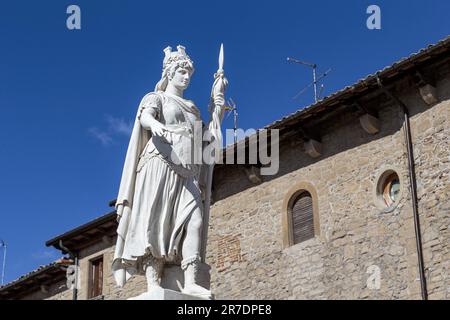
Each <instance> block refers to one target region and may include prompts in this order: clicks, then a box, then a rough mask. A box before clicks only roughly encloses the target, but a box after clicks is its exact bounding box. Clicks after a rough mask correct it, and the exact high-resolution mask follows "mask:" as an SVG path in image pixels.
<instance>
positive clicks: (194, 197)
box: [112, 46, 226, 296]
mask: <svg viewBox="0 0 450 320" xmlns="http://www.w3.org/2000/svg"><path fill="white" fill-rule="evenodd" d="M177 49H178V50H177V51H176V52H172V51H171V48H170V47H168V48H166V49H165V50H164V52H165V58H164V62H163V73H162V78H161V80H160V81H159V82H158V84H157V85H156V88H155V91H154V92H150V93H148V94H147V95H145V96H144V98H143V99H142V101H141V103H140V105H139V108H138V111H137V115H136V119H135V123H134V127H133V131H132V135H131V139H130V143H129V146H128V150H127V155H126V159H125V164H124V169H123V173H122V179H121V183H120V190H119V194H118V197H117V202H116V208H117V214H118V219H119V226H118V230H117V233H118V238H117V244H116V249H115V256H114V260H113V265H112V269H113V273H114V276H115V279H116V282H117V284H118V285H119V286H123V285H124V284H125V282H126V281H127V280H128V278H129V277H130V276H132V275H134V274H145V276H146V279H147V284H148V290H149V291H150V290H152V289H153V288H156V287H159V286H160V281H161V274H162V270H163V266H164V264H165V263H167V262H175V263H176V262H180V264H181V268H182V270H184V277H185V284H184V290H183V293H186V294H191V295H199V296H210V291H209V290H207V289H205V288H203V287H201V286H199V285H198V284H197V283H196V276H197V272H198V267H199V263H200V250H201V249H200V248H201V239H202V236H201V233H202V223H203V210H204V209H203V202H202V190H203V192H205V190H204V186H205V182H204V180H205V179H204V177H205V174H204V173H205V170H204V168H205V165H202V163H201V162H200V163H198V161H193V160H194V157H193V154H194V153H196V152H197V155H198V154H200V155H201V154H202V148H203V147H204V143H202V142H201V141H200V143H199V141H194V139H195V138H196V135H195V134H194V131H195V130H194V129H195V128H196V126H197V128H198V125H199V124H200V128H202V127H203V129H201V130H207V129H209V128H214V129H216V130H217V129H218V130H219V131H220V121H221V119H222V117H223V109H224V98H223V90H224V87H225V85H226V79H224V78H223V74H222V75H221V76H222V79H223V81H222V84H223V86H222V87H223V88H222V90H215V93H213V94H212V96H213V97H212V98H213V101H214V106H213V109H214V110H212V111H213V113H215V117H212V120H211V121H210V123H209V124H208V126H205V125H203V126H202V124H203V123H202V122H201V121H202V120H201V118H200V112H199V110H198V108H197V107H196V106H195V104H194V103H193V102H192V101H190V100H187V99H185V98H184V97H183V92H184V90H186V88H187V87H188V85H189V82H190V79H191V76H192V74H193V72H194V66H193V62H192V61H191V59H190V58H189V56H188V55H187V54H186V52H185V49H184V47H182V46H178V47H177ZM216 78H217V76H216ZM213 91H214V90H213ZM197 138H198V137H197ZM200 138H202V137H200Z"/></svg>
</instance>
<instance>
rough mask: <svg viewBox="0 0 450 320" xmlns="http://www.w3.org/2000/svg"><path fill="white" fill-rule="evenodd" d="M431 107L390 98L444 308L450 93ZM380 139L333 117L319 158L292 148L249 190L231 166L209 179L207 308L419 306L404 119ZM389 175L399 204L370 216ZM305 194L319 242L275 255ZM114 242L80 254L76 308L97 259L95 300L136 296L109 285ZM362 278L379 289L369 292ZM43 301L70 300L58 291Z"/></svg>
mask: <svg viewBox="0 0 450 320" xmlns="http://www.w3.org/2000/svg"><path fill="white" fill-rule="evenodd" d="M437 87H438V95H439V99H440V102H439V103H438V104H436V105H434V106H432V107H429V106H426V105H425V104H424V102H423V101H422V99H421V98H420V96H419V95H418V93H417V92H416V91H415V90H408V91H407V92H408V94H406V95H403V96H401V97H400V98H401V99H402V100H403V101H404V102H405V104H406V105H408V107H410V108H411V130H412V136H413V144H414V152H415V163H416V173H417V183H418V197H419V212H420V222H421V230H422V235H423V238H422V239H423V244H424V245H423V249H424V259H425V267H426V268H427V272H426V275H427V281H428V290H429V298H430V299H449V298H450V292H449V291H450V285H449V280H448V267H449V261H450V253H449V251H448V243H449V239H450V237H449V230H448V226H449V225H450V218H449V213H450V200H449V199H450V182H449V180H450V165H449V162H450V142H449V139H448V136H449V133H450V81H449V79H448V78H447V79H444V80H442V81H440V82H439V83H438V86H437ZM379 118H380V120H381V131H380V132H379V133H378V134H376V135H369V134H367V133H366V132H365V131H363V129H362V128H361V126H360V124H359V121H358V119H357V118H355V117H354V118H352V117H348V115H343V116H342V117H341V118H340V119H337V120H336V121H334V124H333V125H332V126H330V127H329V128H328V130H327V132H324V133H323V134H322V136H321V137H322V143H323V147H324V149H323V155H322V156H321V157H320V158H318V159H312V158H310V157H309V156H307V155H306V154H305V153H304V147H303V143H302V142H301V141H300V140H296V139H294V138H293V139H290V140H289V141H288V142H287V143H285V144H282V145H281V146H280V171H279V173H278V174H277V175H276V176H272V177H263V182H262V183H261V184H259V185H253V184H251V183H250V182H249V181H248V179H247V178H246V176H245V174H244V173H243V171H242V170H241V169H240V168H239V167H238V166H226V167H225V168H223V169H220V172H218V174H217V176H216V177H215V179H216V181H215V195H216V198H217V199H218V201H217V202H216V203H215V204H214V205H213V207H212V209H211V219H210V230H209V238H208V247H207V262H208V263H209V264H210V265H211V267H212V269H211V289H212V291H213V293H214V294H215V296H216V298H217V299H420V283H419V281H418V278H419V275H418V267H417V251H416V239H415V233H414V222H413V211H412V205H411V197H410V192H409V180H408V168H407V157H406V156H407V155H406V146H405V143H404V131H403V128H402V123H403V115H402V112H401V110H400V109H399V107H397V106H394V105H391V104H386V105H383V107H382V109H381V110H380V112H379ZM386 169H395V170H396V171H397V173H398V174H399V176H400V180H401V199H400V201H399V203H398V205H397V206H396V207H395V209H393V210H392V211H389V212H386V211H384V210H383V209H382V208H381V207H380V206H379V205H377V204H376V203H377V200H376V196H375V195H374V194H375V192H374V190H375V187H376V184H377V178H378V176H379V175H380V174H381V173H382V172H383V171H384V170H386ZM299 182H308V183H310V184H312V185H313V186H314V188H315V191H316V193H317V196H318V199H317V202H318V209H319V210H318V211H319V212H318V216H319V228H320V231H319V232H318V235H317V236H316V237H315V238H313V239H311V240H308V241H305V242H303V243H300V244H297V245H294V246H290V247H284V246H283V240H282V239H283V232H286V230H284V229H283V225H282V216H283V215H284V214H286V212H285V209H284V208H283V202H284V201H285V200H286V197H287V191H288V190H289V189H290V188H291V187H292V186H293V185H295V184H296V183H299ZM114 243H115V239H111V241H110V242H101V243H99V244H97V245H94V246H92V247H89V248H88V249H86V250H84V251H83V252H81V259H80V268H81V288H80V290H79V293H78V298H79V299H87V297H88V295H87V287H88V286H87V284H88V267H89V261H90V260H92V259H93V258H96V257H98V256H99V255H103V257H104V283H103V295H104V298H105V299H126V298H129V297H132V296H136V295H139V294H140V293H142V292H144V291H145V290H146V282H145V279H144V277H142V276H135V277H133V278H131V279H130V280H129V281H128V282H127V284H126V285H125V287H124V288H117V287H116V286H115V282H114V279H113V277H112V274H111V262H112V257H113V254H114V245H113V244H114ZM371 266H377V267H378V268H379V270H380V276H381V283H380V288H379V289H370V288H369V287H368V285H367V282H368V278H369V277H370V276H371V271H370V270H371V269H370V267H371ZM50 298H51V299H71V298H72V291H71V290H65V291H62V292H59V293H57V294H56V295H54V296H52V297H50Z"/></svg>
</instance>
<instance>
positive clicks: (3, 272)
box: [0, 239, 7, 285]
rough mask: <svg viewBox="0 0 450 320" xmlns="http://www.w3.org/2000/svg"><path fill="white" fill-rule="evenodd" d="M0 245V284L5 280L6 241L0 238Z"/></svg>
mask: <svg viewBox="0 0 450 320" xmlns="http://www.w3.org/2000/svg"><path fill="white" fill-rule="evenodd" d="M0 247H1V248H3V266H2V285H3V284H4V281H5V268H6V247H7V246H6V242H5V241H3V240H2V239H0Z"/></svg>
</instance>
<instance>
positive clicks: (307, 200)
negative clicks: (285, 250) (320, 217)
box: [291, 191, 314, 244]
mask: <svg viewBox="0 0 450 320" xmlns="http://www.w3.org/2000/svg"><path fill="white" fill-rule="evenodd" d="M291 210H292V211H291V219H292V222H291V226H292V241H293V244H297V243H300V242H303V241H306V240H308V239H311V238H314V212H313V200H312V196H311V194H310V193H309V192H308V191H303V192H301V193H300V194H299V195H298V196H297V197H296V199H295V200H294V201H293V203H292V209H291Z"/></svg>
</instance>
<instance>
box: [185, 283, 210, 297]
mask: <svg viewBox="0 0 450 320" xmlns="http://www.w3.org/2000/svg"><path fill="white" fill-rule="evenodd" d="M182 292H183V293H184V294H189V295H191V296H196V297H200V298H203V299H211V298H212V295H211V291H209V290H208V289H205V288H203V287H201V286H199V285H198V284H195V283H191V284H188V285H186V286H185V287H184V289H183V290H182Z"/></svg>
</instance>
